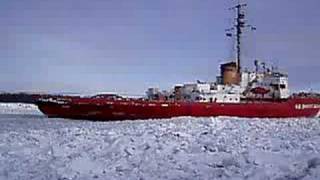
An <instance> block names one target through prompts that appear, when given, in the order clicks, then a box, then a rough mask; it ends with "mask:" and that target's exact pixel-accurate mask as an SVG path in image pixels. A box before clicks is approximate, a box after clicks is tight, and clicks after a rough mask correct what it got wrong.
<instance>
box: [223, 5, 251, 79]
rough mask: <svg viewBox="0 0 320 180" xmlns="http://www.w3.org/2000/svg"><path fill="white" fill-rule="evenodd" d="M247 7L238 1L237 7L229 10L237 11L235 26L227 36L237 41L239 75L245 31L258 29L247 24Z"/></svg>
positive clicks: (228, 30) (229, 30) (227, 32)
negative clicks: (242, 40)
mask: <svg viewBox="0 0 320 180" xmlns="http://www.w3.org/2000/svg"><path fill="white" fill-rule="evenodd" d="M245 7H247V4H243V3H241V2H240V1H238V3H237V5H235V6H234V7H231V8H229V10H233V11H236V18H235V22H234V25H233V26H232V27H231V28H229V29H226V35H227V36H228V37H234V36H235V39H236V64H237V70H238V73H240V72H241V39H242V34H243V30H244V29H247V28H249V29H251V30H252V31H255V30H256V27H254V26H252V25H249V24H247V20H246V14H245V10H244V8H245Z"/></svg>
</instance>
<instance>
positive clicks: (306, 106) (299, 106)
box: [295, 104, 320, 110]
mask: <svg viewBox="0 0 320 180" xmlns="http://www.w3.org/2000/svg"><path fill="white" fill-rule="evenodd" d="M295 109H298V110H302V109H320V104H296V105H295Z"/></svg>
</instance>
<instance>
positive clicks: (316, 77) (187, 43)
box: [0, 0, 320, 94]
mask: <svg viewBox="0 0 320 180" xmlns="http://www.w3.org/2000/svg"><path fill="white" fill-rule="evenodd" d="M233 2H234V1H233V0H1V5H0V90H4V91H11V90H15V91H21V90H24V91H47V92H95V91H118V92H122V93H130V94H142V93H144V91H145V89H146V88H148V87H149V86H158V87H160V88H169V87H171V86H172V85H173V84H175V83H182V82H190V81H195V80H198V79H199V80H215V76H216V75H217V74H218V73H219V63H221V62H223V61H226V60H229V59H231V58H232V53H231V52H232V51H231V48H232V41H230V40H228V39H227V38H226V37H225V36H224V34H225V33H224V29H226V28H228V27H229V26H230V23H231V17H232V15H233V14H232V13H233V12H232V11H228V10H227V9H228V7H229V6H232V4H233ZM247 2H248V5H249V6H248V8H247V12H248V19H249V21H250V23H251V24H254V25H256V26H257V31H256V32H254V33H247V34H246V36H247V37H246V38H245V42H246V45H245V46H244V62H243V64H245V65H247V66H249V67H252V64H253V60H254V59H255V58H258V59H265V60H267V61H270V62H271V63H273V64H274V65H279V66H280V67H281V69H283V70H284V71H286V72H288V73H289V80H290V85H291V88H292V89H293V90H296V89H310V88H313V89H318V90H319V89H320V59H319V58H320V18H319V17H320V11H319V7H320V1H319V0H304V1H301V0H268V1H266V0H247Z"/></svg>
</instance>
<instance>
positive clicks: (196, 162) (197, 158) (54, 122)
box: [0, 104, 320, 180]
mask: <svg viewBox="0 0 320 180" xmlns="http://www.w3.org/2000/svg"><path fill="white" fill-rule="evenodd" d="M0 125H1V126H0V179H279V180H280V179H320V154H319V153H320V120H319V119H241V118H229V117H219V118H190V117H181V118H174V119H167V120H152V121H142V120H141V121H123V122H89V121H70V120H65V119H48V118H46V117H44V116H43V115H41V113H40V112H39V111H38V110H37V108H36V106H33V105H24V104H0Z"/></svg>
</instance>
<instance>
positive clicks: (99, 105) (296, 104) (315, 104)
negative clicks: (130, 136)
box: [38, 98, 320, 121]
mask: <svg viewBox="0 0 320 180" xmlns="http://www.w3.org/2000/svg"><path fill="white" fill-rule="evenodd" d="M38 107H39V109H40V110H41V111H42V112H43V113H44V114H46V115H47V116H48V117H61V118H70V119H88V120H100V121H108V120H134V119H162V118H172V117H178V116H193V117H214V116H236V117H249V118H253V117H257V118H290V117H319V115H320V100H319V99H310V98H306V99H302V98H297V99H289V100H287V101H283V102H262V101H246V102H242V103H188V102H150V101H139V100H122V101H119V100H90V99H88V100H85V99H81V100H78V101H72V102H68V103H56V102H41V101H40V102H38Z"/></svg>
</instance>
